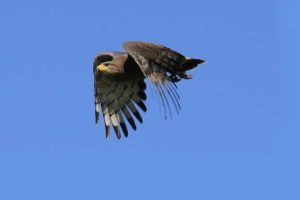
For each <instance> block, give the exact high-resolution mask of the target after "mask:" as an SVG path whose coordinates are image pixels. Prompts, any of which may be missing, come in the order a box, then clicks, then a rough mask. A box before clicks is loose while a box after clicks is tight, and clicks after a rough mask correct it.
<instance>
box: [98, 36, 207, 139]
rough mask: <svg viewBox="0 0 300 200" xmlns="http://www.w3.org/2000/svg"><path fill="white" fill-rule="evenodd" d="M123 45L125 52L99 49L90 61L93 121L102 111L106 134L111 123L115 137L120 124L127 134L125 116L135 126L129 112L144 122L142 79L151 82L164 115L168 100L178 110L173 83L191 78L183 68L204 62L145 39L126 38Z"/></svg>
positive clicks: (168, 104)
mask: <svg viewBox="0 0 300 200" xmlns="http://www.w3.org/2000/svg"><path fill="white" fill-rule="evenodd" d="M123 48H124V49H125V51H126V52H117V51H110V52H103V53H99V54H97V55H96V56H95V58H94V62H93V72H94V94H95V118H96V124H97V123H98V121H99V115H100V112H102V115H103V119H104V125H105V132H106V138H108V137H109V136H110V127H111V125H112V127H113V129H114V131H115V133H116V136H117V138H118V139H120V138H121V131H120V128H121V129H122V132H123V134H124V136H125V137H128V129H127V125H126V122H125V120H124V119H125V118H126V120H127V124H128V123H129V124H130V126H131V127H132V128H133V129H134V130H136V123H135V121H134V118H133V117H132V115H134V117H135V118H136V119H137V120H138V121H139V122H140V123H143V119H142V117H141V115H140V112H139V110H142V111H144V112H146V111H147V107H146V105H145V100H146V98H147V96H146V93H145V90H146V83H145V79H149V80H150V81H149V82H150V83H149V84H151V85H152V86H154V88H155V91H156V93H157V95H158V97H159V98H160V100H161V103H162V105H163V108H164V111H165V112H164V113H165V118H167V113H169V114H170V113H171V106H170V104H171V105H173V106H172V107H174V109H175V110H176V112H179V110H180V103H179V99H180V97H179V95H178V93H177V91H176V89H177V86H176V83H178V82H179V81H180V80H182V79H191V78H192V76H191V75H189V74H187V73H186V71H188V70H191V69H193V68H195V67H197V66H198V64H202V63H204V62H205V61H204V60H202V59H194V58H189V57H186V56H184V55H182V54H180V53H178V52H176V51H174V50H172V49H170V48H168V47H165V46H162V45H159V44H153V43H148V42H141V41H129V42H125V43H124V44H123ZM138 109H139V110H138ZM167 110H168V111H167Z"/></svg>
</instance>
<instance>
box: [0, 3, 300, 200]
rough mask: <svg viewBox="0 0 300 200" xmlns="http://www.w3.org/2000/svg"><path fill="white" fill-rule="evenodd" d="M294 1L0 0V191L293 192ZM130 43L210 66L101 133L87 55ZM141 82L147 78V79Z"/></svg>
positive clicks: (45, 195)
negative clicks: (121, 133) (169, 100)
mask: <svg viewBox="0 0 300 200" xmlns="http://www.w3.org/2000/svg"><path fill="white" fill-rule="evenodd" d="M299 8H300V5H299V1H292V0H291V1H286V2H283V1H275V0H273V1H271V0H265V1H259V0H253V1H238V0H228V1H220V0H219V1H217V0H211V1H196V0H195V1H191V0H190V1H188V0H187V1H181V2H179V1H177V2H176V1H157V0H152V1H144V2H143V1H133V0H129V1H88V0H87V1H80V2H79V1H58V0H52V1H47V2H42V1H31V0H29V1H13V0H12V1H6V2H1V3H0V27H1V31H0V36H1V37H0V55H1V59H0V67H1V73H0V83H1V84H0V92H1V104H0V110H1V112H0V120H1V122H2V123H1V126H0V131H1V134H0V160H1V164H0V177H1V178H0V188H1V193H0V199H104V198H105V199H120V198H122V199H163V198H165V199H208V200H210V199H300V194H299V193H300V192H299V187H300V181H299V180H300V173H299V169H300V164H299V152H300V151H299V150H300V148H299V139H300V137H299V132H300V131H299V130H300V127H299V119H300V115H299V64H300V62H299V50H300V49H299V34H300V32H299V31H300V26H299V23H298V20H297V19H299V17H300V14H299ZM127 40H143V41H149V42H155V43H160V44H163V45H166V46H168V47H171V48H173V49H175V50H177V51H179V52H181V53H183V54H185V55H187V56H190V57H196V58H202V59H205V60H207V63H205V64H204V65H201V66H200V67H199V68H197V69H196V70H194V71H193V72H192V74H193V76H194V78H193V79H192V80H189V81H182V82H180V83H179V94H180V95H181V104H182V107H183V109H182V111H181V113H180V114H179V115H178V116H176V117H174V118H173V119H172V120H164V119H163V113H162V111H161V110H160V109H159V105H158V103H157V101H156V97H155V96H154V95H153V94H152V93H151V90H148V97H149V98H148V99H147V106H148V112H147V113H144V114H143V118H144V124H142V125H140V126H138V130H137V131H136V132H134V131H133V130H131V129H130V135H129V137H128V138H127V139H124V138H123V139H122V140H120V141H117V139H116V138H115V136H114V135H113V136H114V137H111V138H110V139H109V140H106V139H105V133H104V127H103V124H102V120H101V123H100V125H98V126H95V124H94V121H95V120H94V99H93V98H94V96H93V95H94V94H93V73H92V61H93V57H94V55H95V54H96V53H97V52H101V51H107V50H122V49H121V44H122V43H123V42H124V41H127ZM148 88H149V87H148Z"/></svg>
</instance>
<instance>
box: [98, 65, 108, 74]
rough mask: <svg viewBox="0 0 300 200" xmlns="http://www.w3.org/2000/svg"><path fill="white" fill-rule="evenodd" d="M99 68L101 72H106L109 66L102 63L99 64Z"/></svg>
mask: <svg viewBox="0 0 300 200" xmlns="http://www.w3.org/2000/svg"><path fill="white" fill-rule="evenodd" d="M97 70H98V71H100V72H106V71H107V67H106V66H105V65H104V64H100V65H98V67H97Z"/></svg>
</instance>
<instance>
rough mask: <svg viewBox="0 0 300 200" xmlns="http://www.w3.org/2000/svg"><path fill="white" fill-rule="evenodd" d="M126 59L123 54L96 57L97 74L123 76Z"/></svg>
mask: <svg viewBox="0 0 300 200" xmlns="http://www.w3.org/2000/svg"><path fill="white" fill-rule="evenodd" d="M126 58H127V57H126ZM126 58H125V57H124V56H122V54H115V53H114V54H112V53H111V54H110V55H107V54H102V55H100V56H97V57H96V59H95V61H94V67H95V70H96V72H98V73H100V74H103V75H118V74H122V73H124V62H125V60H126Z"/></svg>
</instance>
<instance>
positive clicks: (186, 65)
mask: <svg viewBox="0 0 300 200" xmlns="http://www.w3.org/2000/svg"><path fill="white" fill-rule="evenodd" d="M204 62H205V60H201V59H194V58H187V59H186V60H185V61H184V62H183V63H182V64H181V67H182V70H183V71H188V70H190V69H193V68H195V67H197V65H199V64H202V63H204Z"/></svg>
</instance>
